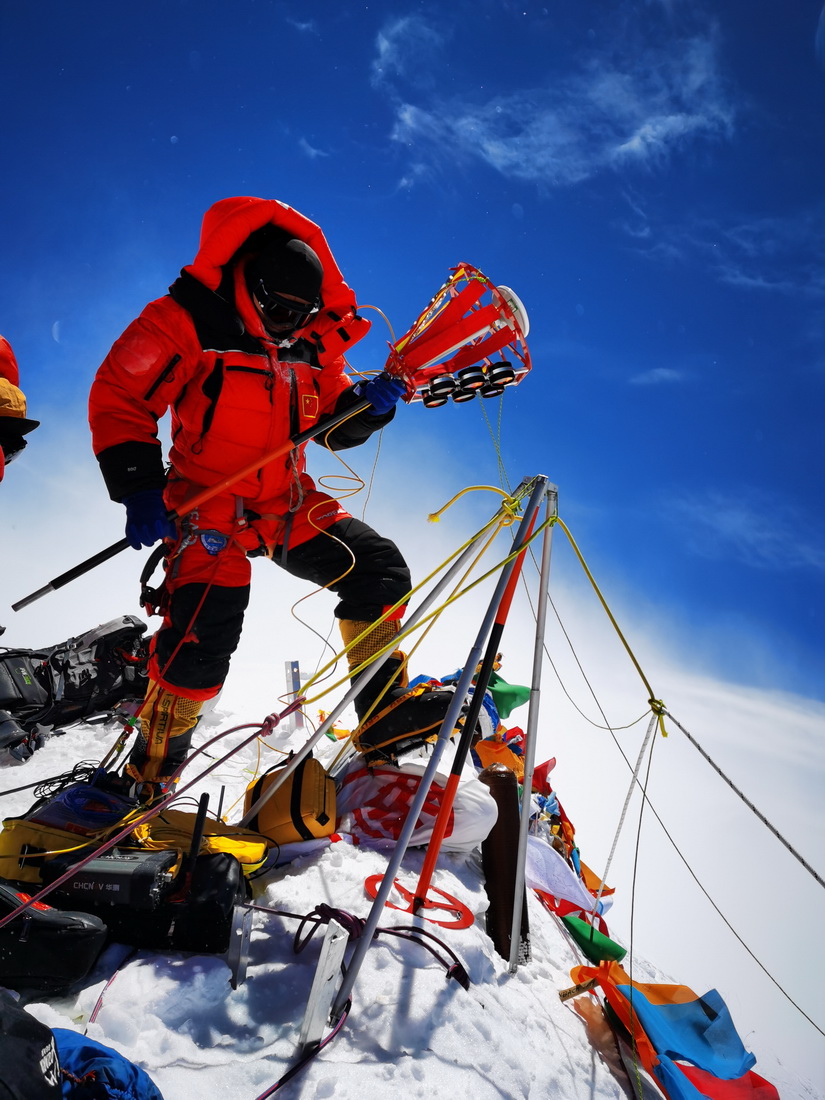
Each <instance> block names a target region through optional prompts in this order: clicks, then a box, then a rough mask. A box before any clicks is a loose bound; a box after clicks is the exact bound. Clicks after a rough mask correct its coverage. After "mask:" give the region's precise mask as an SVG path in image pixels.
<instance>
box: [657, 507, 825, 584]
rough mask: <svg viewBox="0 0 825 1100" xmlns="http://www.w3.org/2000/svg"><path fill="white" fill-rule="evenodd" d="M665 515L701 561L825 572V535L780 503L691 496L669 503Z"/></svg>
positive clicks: (758, 567) (761, 567)
mask: <svg viewBox="0 0 825 1100" xmlns="http://www.w3.org/2000/svg"><path fill="white" fill-rule="evenodd" d="M664 511H665V515H669V517H670V518H671V520H672V521H673V522H675V523H677V524H679V526H680V527H681V528H682V530H683V531H684V536H685V542H686V545H687V547H688V549H689V550H690V551H691V552H693V553H694V554H698V555H699V556H700V557H704V558H711V559H725V560H734V561H739V562H741V563H742V564H744V565H748V566H751V567H752V568H755V569H785V570H787V569H816V570H823V569H825V549H823V538H822V534H823V532H821V531H819V532H817V531H814V530H812V529H811V524H810V519H809V518H808V519H803V517H801V516H799V515H796V514H795V513H794V512H793V510H792V509H790V508H788V507H787V506H785V505H783V504H782V503H781V502H777V501H772V500H759V499H757V498H756V495H755V494H750V495H747V496H746V495H743V494H737V495H736V496H734V495H733V494H726V493H720V492H716V493H713V492H712V493H708V494H705V495H702V496H700V495H698V494H695V493H690V494H685V495H684V496H682V497H680V498H679V497H677V498H675V499H672V500H670V501H669V502H668V503H667V504H666V506H665V509H664Z"/></svg>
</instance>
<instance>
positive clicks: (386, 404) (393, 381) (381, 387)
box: [355, 374, 407, 416]
mask: <svg viewBox="0 0 825 1100" xmlns="http://www.w3.org/2000/svg"><path fill="white" fill-rule="evenodd" d="M355 392H356V393H357V394H358V396H359V397H366V399H367V401H369V402H370V404H371V405H372V408H371V409H365V410H364V412H368V413H369V414H370V416H385V415H386V414H387V413H388V412H389V411H390V410H391V409H394V408H395V405H396V402H397V401H398V399H399V398H400V397H402V396H403V395H404V394H405V393H406V392H407V387H406V385H405V384H404V382H402V381H401V379H400V378H393V377H391V375H389V374H379V375H378V377H377V378H373V379H371V380H370V381H369V382H359V383H358V385H357V386H356V387H355Z"/></svg>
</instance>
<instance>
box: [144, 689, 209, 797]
mask: <svg viewBox="0 0 825 1100" xmlns="http://www.w3.org/2000/svg"><path fill="white" fill-rule="evenodd" d="M202 707H203V700H201V699H187V698H186V696H184V695H176V694H175V693H174V692H172V691H169V690H168V688H163V687H161V686H160V684H158V683H156V682H155V681H153V680H150V681H149V684H148V687H147V689H146V701H145V702H144V705H143V709H142V711H141V714H140V727H141V728H140V732H139V733H138V738H137V741H136V743H135V746H134V748H133V749H132V754H131V756H130V757H129V763H128V765H127V767H126V771H127V773H128V774H129V775H130V776H131V777H132V778H133V779H135V780H137V782H138V785H140V784H141V783H143V784H145V785H146V790H145V791H144V792H143V795H142V797H144V798H145V796H146V794H147V793H149V794H150V796H151V793H152V792H153V791H154V792H157V789H158V788H162V787H164V785H165V784H166V782H167V781H168V780H169V779H170V778H171V776H172V774H173V773H174V772H175V771H176V770H177V768H178V767H180V765H181V764H182V763H183V761H184V760H185V759H186V757H187V755H188V753H189V746H190V744H191V742H192V731H193V730H194V728H195V726H196V725H197V722H198V717H199V715H200V712H201V708H202ZM150 785H151V786H150Z"/></svg>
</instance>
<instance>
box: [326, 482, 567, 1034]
mask: <svg viewBox="0 0 825 1100" xmlns="http://www.w3.org/2000/svg"><path fill="white" fill-rule="evenodd" d="M525 484H532V486H533V488H532V491H531V493H530V499H529V501H528V504H527V507H526V508H525V511H524V516H523V517H522V520H521V523H520V524H519V529H518V533H517V535H516V538H515V539H514V541H513V548H512V554H513V556H512V558H511V560H510V561H509V562H508V563H507V565H506V566H505V567H504V568H503V569H502V571H501V574H500V576H499V579H498V583H497V585H496V589H495V592H494V593H493V597H492V599H491V600H490V604H489V606H488V608H487V613H486V615H485V616H484V621H483V622H482V624H481V628H480V629H479V632H478V635H477V637H476V640H475V644H474V646H473V648H472V649H471V650H470V655H469V656H468V658H467V661H466V663H465V665H464V668H463V669H462V672H461V676H460V677H459V680H458V685H457V686H456V689H455V695H454V696H453V699H452V702H451V703H450V706H449V709H448V710H447V714H446V717H445V718H444V721H443V722H442V724H441V729H440V730H439V731H438V737H437V739H436V741H435V744H434V745H433V752H432V756H431V757H430V761H429V763H428V764H427V768H426V770H425V772H424V774H423V776H422V777H421V782H420V783H419V785H418V790H417V791H416V794H415V798H414V799H413V800H412V803H411V805H410V808H409V810H408V811H407V817H406V819H405V821H404V825H403V826H402V829H401V833H400V835H399V837H398V840H397V842H396V845H395V849H394V850H393V853H392V855H391V857H390V860H389V863H388V864H387V870H386V871H385V872H384V877H383V879H382V880H381V884H380V886H379V887H378V892H377V893H376V895H375V900H374V901H373V903H372V908H371V909H370V913H369V916H368V917H367V919H366V922H365V924H364V929H363V931H362V932H361V935H360V937H359V939H358V942H357V943H356V945H355V951H354V952H353V954H352V959H351V960H350V964H349V966H348V967H347V970H346V973H345V974H344V978H343V981H342V983H341V988H340V989H339V990H338V996H337V997H336V999H335V1003H334V1004H333V1006H332V1017H331V1019H332V1021H337V1020H339V1019H340V1017H341V1015H342V1013H343V1011H344V1008H345V1007H346V1002H347V999H348V998H349V995H350V993H351V991H352V987H353V985H354V984H355V979H356V977H357V976H358V971H359V970H360V968H361V964H362V963H363V961H364V956H365V955H366V953H367V951H368V950H369V947H370V944H371V943H372V940H373V937H374V936H375V929H376V928H377V927H378V922H379V920H380V919H381V911H382V910H383V908H384V904H385V903H386V900H387V898H388V897H389V894H390V891H391V890H392V888H393V884H394V882H395V876H396V874H397V873H398V868H399V867H400V865H401V860H402V859H403V858H404V855H405V854H406V851H407V847H408V845H409V843H410V837H411V836H412V834H413V832H414V831H415V827H416V825H417V824H418V818H419V815H420V814H421V808H422V807H423V805H424V802H425V800H426V798H427V795H428V794H429V790H430V786H431V785H432V782H433V779H434V778H435V773H436V770H437V769H438V764H439V761H440V759H441V755H442V753H443V751H444V746H445V745H446V743H447V741H448V740H449V737H450V734H451V733H452V731H453V729H454V728H455V725H456V722H457V721H458V717H459V714H460V712H461V708H462V707H463V706H464V703H465V701H466V699H467V695H468V693H469V689H470V687H471V685H472V682H473V677H474V676H475V672H476V667H477V666H478V663H479V661H480V660H481V656H482V651H483V649H484V643H485V642H486V640H487V636H488V634H489V633H490V631H491V630H492V627H493V623H494V622H495V618H496V614H497V612H498V608H499V604H500V603H501V600H502V597H503V595H504V592H505V589H506V588H507V582H508V581H509V579H510V574H511V573H512V572H513V569H514V568H515V565H516V558H517V557H518V554H517V551H518V549H519V548H520V547H521V546H522V544H523V543H524V542H525V541H526V538H527V534H528V532H529V530H530V525H531V523H532V521H533V517H534V516H535V514H536V511H537V510H538V507H539V504H540V502H541V498H542V497H543V496H544V495H545V492H546V487H547V478H546V477H544V476H543V475H539V476H537V477H535V478H532V479H529V480H527V481H525V482H522V485H525ZM519 488H521V486H519Z"/></svg>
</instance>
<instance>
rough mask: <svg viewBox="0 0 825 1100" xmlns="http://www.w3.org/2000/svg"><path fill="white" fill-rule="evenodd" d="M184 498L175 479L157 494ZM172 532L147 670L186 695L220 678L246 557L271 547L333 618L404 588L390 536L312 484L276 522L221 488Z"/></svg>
mask: <svg viewBox="0 0 825 1100" xmlns="http://www.w3.org/2000/svg"><path fill="white" fill-rule="evenodd" d="M191 495H192V487H191V486H185V490H184V483H182V482H179V483H176V484H174V485H172V486H170V490H169V491H168V492H167V501H168V503H169V506H170V507H172V508H174V507H176V506H177V505H179V504H180V502H181V501H182V500H184V499H186V496H191ZM180 529H181V530H180V538H179V540H178V542H177V544H175V546H174V547H172V546H170V548H169V555H168V557H167V559H166V563H165V569H166V577H165V582H164V589H165V595H164V600H163V622H162V624H161V626H160V629H159V630H158V632H157V633H156V634H155V637H154V639H153V642H152V656H151V659H150V663H149V674H150V676H151V678H152V679H153V680H155V681H157V682H158V683H159V684H160V685H161V686H162V687H165V688H167V689H168V690H169V691H171V692H173V693H175V694H178V695H182V696H185V697H186V698H189V699H196V700H197V699H200V700H205V699H211V698H212V697H213V696H215V695H217V694H218V692H219V691H220V689H221V687H222V686H223V682H224V680H225V679H226V675H227V672H228V671H229V663H230V659H231V657H232V654H233V653H234V652H235V649H236V648H237V646H238V642H239V640H240V636H241V629H242V627H243V618H244V612H245V611H246V608H247V605H248V603H249V593H250V575H251V567H250V563H249V557H250V556H252V557H254V556H258V555H261V554H268V555H269V554H271V557H272V560H273V561H274V562H275V563H276V564H277V565H279V566H281V568H283V569H285V570H286V571H287V572H288V573H290V574H291V575H292V576H294V577H300V578H302V579H304V580H306V581H309V582H310V583H312V584H314V585H318V586H327V585H328V586H329V588H330V591H332V592H334V593H335V594H336V595H337V596H338V601H339V602H338V604H337V606H336V608H335V614H336V616H337V617H338V618H340V619H361V620H365V621H372V620H374V619H377V618H378V617H379V616H380V615H381V614H383V612H384V611H385V610H386V609H387V608H388V607H391V606H392V605H394V604H396V603H398V602H399V601H400V600H403V599H404V598H405V597H406V595H407V594H408V592H409V589H410V573H409V569H408V568H407V564H406V562H405V561H404V558H403V557H402V555H401V552H400V551H399V549H398V547H397V546H396V545H395V543H393V542H392V541H391V540H390V539H386V538H383V537H382V536H381V535H379V534H378V533H377V532H376V531H374V530H373V529H372V528H371V527H369V526H368V525H367V524H366V523H363V522H361V520H358V519H354V518H353V517H352V516H350V515H349V513H347V512H345V511H344V509H343V508H341V506H340V505H339V504H338V502H337V501H335V500H333V499H332V498H331V497H329V496H327V495H326V494H325V493H320V492H318V491H317V490H312V491H310V492H308V493H306V494H305V496H304V500H303V502H302V505H301V507H300V508H299V509H298V510H297V511H296V512H294V513H291V514H290V515H289V516H288V517H287V518H286V519H285V518H284V517H282V516H279V515H275V514H264V515H257V514H255V513H249V512H248V513H246V515H244V513H243V506H242V503H241V502H240V501H239V498H237V497H234V496H232V495H231V494H228V493H225V494H221V495H220V496H217V497H215V498H213V499H212V500H210V501H207V502H206V503H205V504H204V505H202V506H201V507H200V508H199V509H197V510H196V511H195V512H192V513H190V514H189V515H187V516H185V517H184V518H183V519H182V521H181V523H180ZM331 536H333V537H331ZM342 574H345V575H343V576H342ZM399 617H400V613H399Z"/></svg>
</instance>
